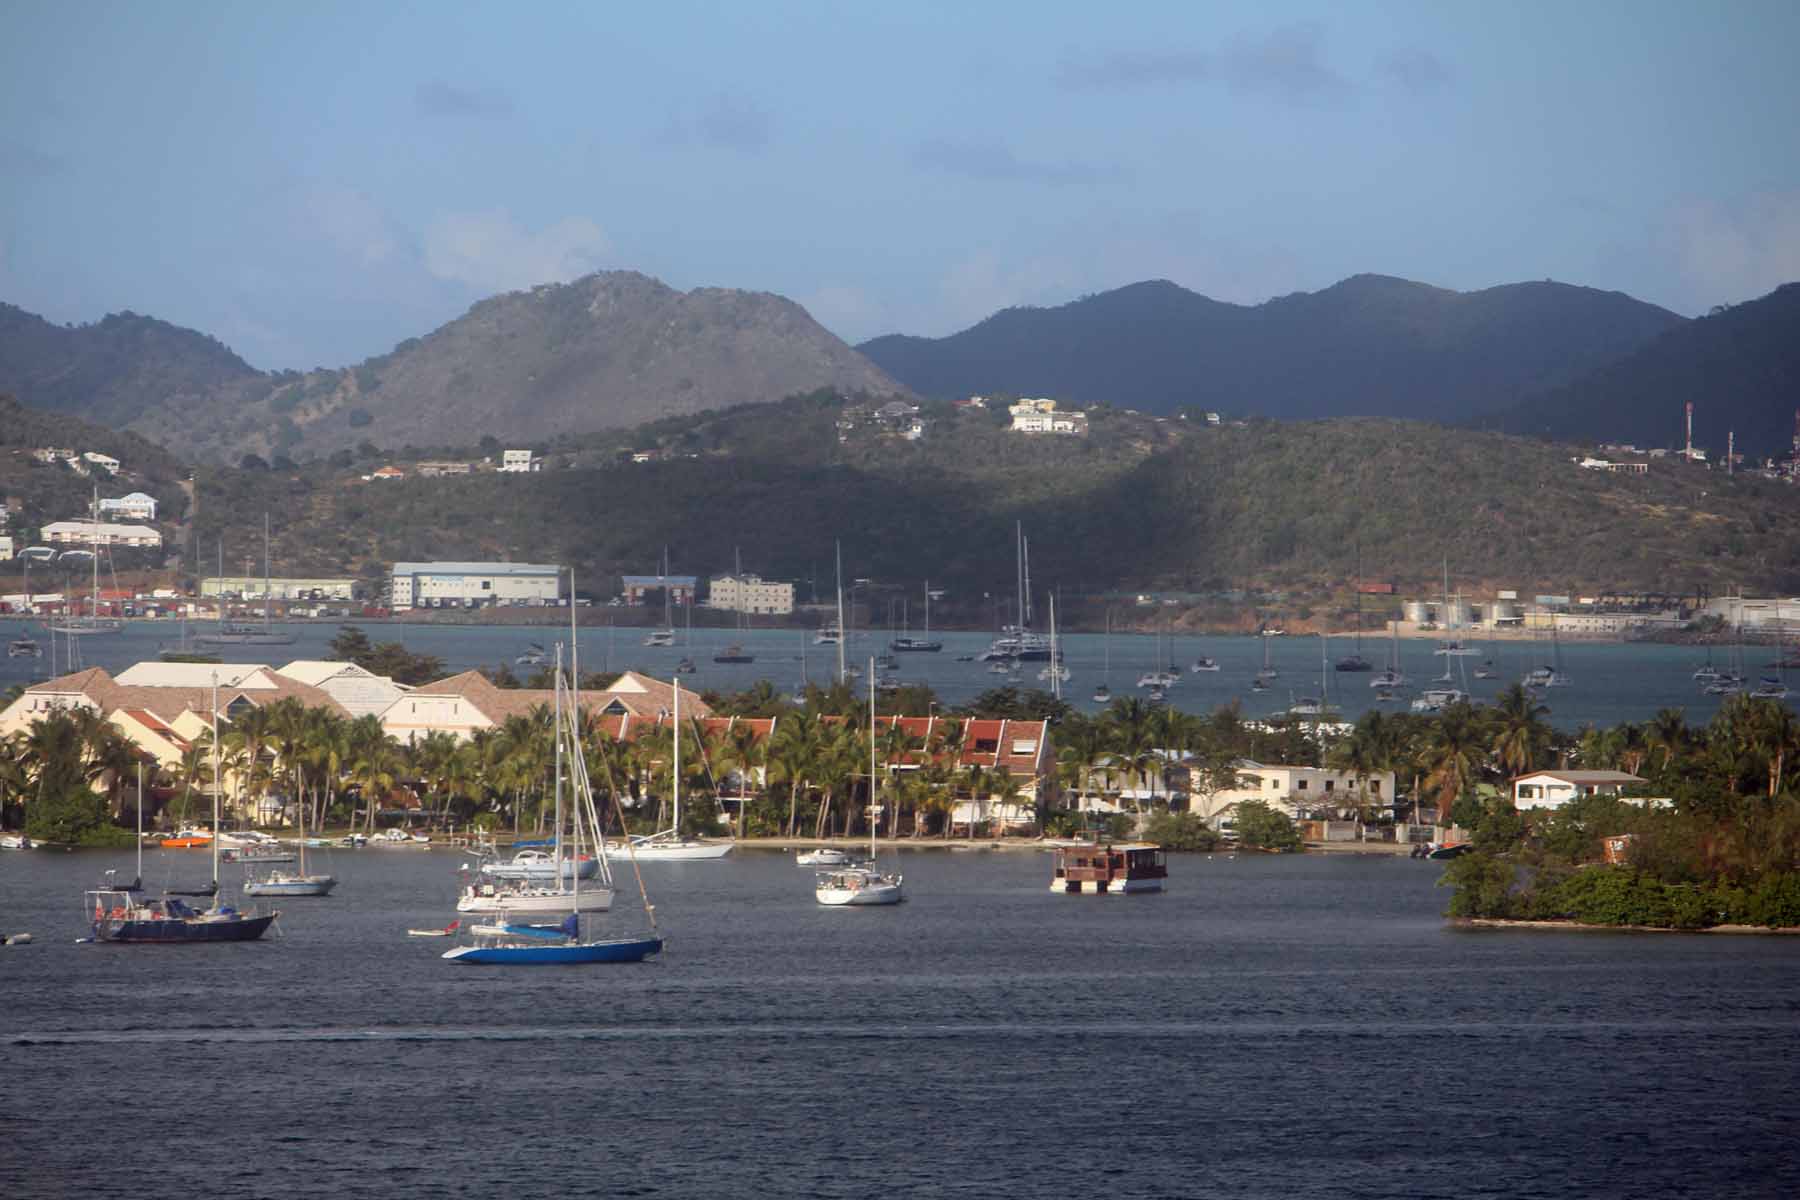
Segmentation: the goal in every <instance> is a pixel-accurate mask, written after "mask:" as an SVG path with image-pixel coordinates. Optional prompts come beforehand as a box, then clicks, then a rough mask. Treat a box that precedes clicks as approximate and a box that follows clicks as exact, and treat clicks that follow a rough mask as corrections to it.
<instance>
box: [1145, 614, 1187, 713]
mask: <svg viewBox="0 0 1800 1200" xmlns="http://www.w3.org/2000/svg"><path fill="white" fill-rule="evenodd" d="M1168 628H1169V624H1168V618H1166V617H1165V618H1164V619H1163V623H1162V625H1161V626H1160V627H1158V629H1157V631H1156V660H1155V661H1156V662H1159V663H1162V662H1167V661H1168V658H1167V656H1166V652H1165V651H1164V650H1163V636H1164V635H1165V634H1166V633H1167V632H1168ZM1180 682H1181V672H1180V671H1178V670H1175V669H1174V668H1173V667H1169V668H1163V667H1158V666H1154V665H1152V666H1151V668H1150V669H1149V670H1148V671H1145V672H1144V673H1143V674H1142V675H1139V676H1138V681H1137V685H1138V686H1139V687H1141V688H1149V689H1150V692H1151V698H1152V699H1156V698H1157V696H1156V693H1158V692H1161V691H1162V690H1163V689H1165V688H1170V687H1173V686H1175V685H1176V684H1178V683H1180Z"/></svg>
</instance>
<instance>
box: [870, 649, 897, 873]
mask: <svg viewBox="0 0 1800 1200" xmlns="http://www.w3.org/2000/svg"><path fill="white" fill-rule="evenodd" d="M895 720H899V718H898V717H896V718H895ZM878 816H879V814H878V812H877V810H876V805H875V660H874V659H873V658H871V659H870V660H869V862H870V864H871V865H873V864H874V862H875V822H876V820H877V819H878Z"/></svg>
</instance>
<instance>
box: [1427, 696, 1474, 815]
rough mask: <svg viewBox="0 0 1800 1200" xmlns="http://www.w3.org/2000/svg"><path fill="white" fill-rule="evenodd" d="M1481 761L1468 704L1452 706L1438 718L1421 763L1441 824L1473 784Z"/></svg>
mask: <svg viewBox="0 0 1800 1200" xmlns="http://www.w3.org/2000/svg"><path fill="white" fill-rule="evenodd" d="M1481 760H1482V748H1481V728H1480V725H1479V724H1478V723H1477V721H1476V719H1475V715H1474V712H1473V710H1472V709H1471V708H1470V707H1469V706H1468V705H1467V704H1452V705H1451V706H1450V707H1449V708H1446V709H1445V710H1444V711H1443V712H1442V713H1440V714H1439V715H1438V719H1437V721H1436V723H1435V724H1434V725H1433V727H1432V730H1431V733H1430V734H1429V735H1428V740H1427V741H1426V744H1425V748H1424V752H1423V756H1422V761H1421V766H1423V767H1424V769H1425V783H1426V785H1427V786H1429V787H1430V788H1431V789H1432V790H1433V791H1434V792H1436V794H1437V800H1438V820H1439V821H1440V822H1442V821H1444V820H1446V819H1447V818H1448V817H1449V814H1450V809H1451V806H1453V805H1454V804H1455V803H1456V798H1457V797H1458V796H1460V795H1462V794H1463V792H1464V791H1465V790H1467V788H1468V787H1469V785H1470V784H1471V783H1472V782H1474V779H1475V776H1476V772H1477V771H1478V770H1479V769H1480V763H1481Z"/></svg>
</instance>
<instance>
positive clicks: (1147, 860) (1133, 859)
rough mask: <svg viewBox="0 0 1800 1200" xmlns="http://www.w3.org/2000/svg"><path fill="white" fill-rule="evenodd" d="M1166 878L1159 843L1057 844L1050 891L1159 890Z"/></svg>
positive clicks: (1165, 867) (1166, 871) (1167, 866)
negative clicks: (1117, 844) (1112, 844)
mask: <svg viewBox="0 0 1800 1200" xmlns="http://www.w3.org/2000/svg"><path fill="white" fill-rule="evenodd" d="M1168 877H1169V865H1168V858H1167V855H1166V854H1165V852H1164V851H1163V848H1162V847H1161V846H1154V845H1151V844H1150V843H1148V842H1131V843H1128V844H1125V845H1120V846H1099V845H1093V844H1091V843H1090V844H1086V845H1079V846H1061V847H1058V848H1057V850H1056V858H1055V865H1054V867H1053V872H1052V875H1051V879H1050V890H1051V891H1053V892H1071V893H1072V892H1080V893H1083V894H1084V895H1100V894H1101V893H1111V894H1112V895H1122V894H1124V893H1126V892H1160V891H1162V889H1163V880H1165V879H1167V878H1168Z"/></svg>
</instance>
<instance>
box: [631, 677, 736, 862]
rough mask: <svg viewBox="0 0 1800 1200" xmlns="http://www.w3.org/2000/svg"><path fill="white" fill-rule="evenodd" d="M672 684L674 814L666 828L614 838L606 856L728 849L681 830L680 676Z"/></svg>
mask: <svg viewBox="0 0 1800 1200" xmlns="http://www.w3.org/2000/svg"><path fill="white" fill-rule="evenodd" d="M671 682H672V684H673V685H674V688H675V702H674V712H673V716H672V718H671V728H672V729H673V731H674V737H673V739H672V740H673V742H674V746H675V752H674V762H673V764H672V766H671V768H670V771H669V778H670V781H671V784H670V791H671V795H672V797H673V805H672V807H673V812H674V816H673V818H672V821H671V823H670V825H669V828H667V829H664V830H660V831H659V832H657V833H650V834H644V835H642V836H639V837H634V838H629V839H627V840H626V841H623V842H615V843H612V844H610V845H608V846H607V847H606V857H608V858H614V859H618V858H641V859H645V860H647V861H662V860H686V859H697V858H724V857H725V856H726V855H727V854H730V853H731V843H730V842H703V841H700V840H698V839H697V838H691V837H688V836H687V835H686V834H684V833H682V832H681V680H679V679H676V680H672V681H671Z"/></svg>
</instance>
